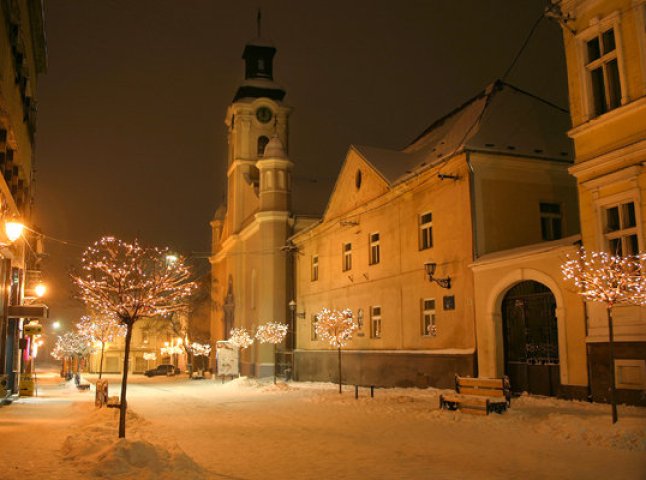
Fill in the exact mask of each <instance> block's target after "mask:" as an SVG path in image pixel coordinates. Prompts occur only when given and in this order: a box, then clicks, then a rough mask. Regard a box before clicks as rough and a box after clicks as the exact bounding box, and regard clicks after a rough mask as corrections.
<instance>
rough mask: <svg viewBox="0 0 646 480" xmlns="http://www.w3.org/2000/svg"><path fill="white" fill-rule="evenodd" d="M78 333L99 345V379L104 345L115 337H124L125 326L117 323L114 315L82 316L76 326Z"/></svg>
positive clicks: (117, 320) (101, 373) (101, 371)
mask: <svg viewBox="0 0 646 480" xmlns="http://www.w3.org/2000/svg"><path fill="white" fill-rule="evenodd" d="M76 328H77V329H78V331H79V333H81V334H82V335H86V336H88V337H90V338H91V339H92V341H93V342H94V343H100V344H101V360H100V362H99V378H101V376H102V375H103V353H104V352H105V345H106V344H107V343H110V342H114V339H115V338H116V337H124V336H125V335H126V330H127V329H126V326H125V325H122V324H121V323H119V319H118V318H117V317H115V316H114V315H94V316H90V315H83V316H82V317H81V321H80V322H79V323H77V324H76Z"/></svg>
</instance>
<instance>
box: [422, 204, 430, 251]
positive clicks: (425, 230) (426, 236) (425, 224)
mask: <svg viewBox="0 0 646 480" xmlns="http://www.w3.org/2000/svg"><path fill="white" fill-rule="evenodd" d="M432 246H433V214H432V213H431V212H426V213H423V214H422V215H420V216H419V249H420V250H425V249H427V248H431V247H432Z"/></svg>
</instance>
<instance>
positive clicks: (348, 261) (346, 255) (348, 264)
mask: <svg viewBox="0 0 646 480" xmlns="http://www.w3.org/2000/svg"><path fill="white" fill-rule="evenodd" d="M351 269H352V244H351V243H344V244H343V271H344V272H347V271H348V270H351Z"/></svg>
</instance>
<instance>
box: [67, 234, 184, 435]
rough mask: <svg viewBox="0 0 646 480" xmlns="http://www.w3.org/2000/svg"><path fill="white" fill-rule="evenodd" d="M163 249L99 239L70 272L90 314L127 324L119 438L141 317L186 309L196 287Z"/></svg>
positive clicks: (179, 262) (181, 263) (122, 432)
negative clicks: (79, 267) (78, 267)
mask: <svg viewBox="0 0 646 480" xmlns="http://www.w3.org/2000/svg"><path fill="white" fill-rule="evenodd" d="M168 253H169V252H168V249H160V248H155V247H144V246H141V245H140V244H139V242H138V241H137V240H135V241H134V242H133V243H127V242H124V241H122V240H119V239H116V238H114V237H103V238H101V239H100V240H98V241H97V242H95V243H94V245H92V246H90V247H88V248H87V249H86V250H85V252H84V253H83V256H82V259H81V263H82V271H81V273H78V274H72V281H73V282H74V284H75V286H76V288H77V291H78V293H79V297H80V299H81V300H82V301H83V303H85V305H86V306H87V307H88V308H89V309H90V310H92V311H95V312H101V313H105V314H107V315H113V316H116V317H117V318H118V319H119V322H120V323H121V324H122V325H125V326H126V339H125V351H124V360H123V374H122V375H123V376H122V380H121V399H120V412H119V438H124V437H125V436H126V408H127V401H126V389H127V383H128V369H129V368H128V363H129V357H130V342H131V339H132V329H133V326H134V324H135V323H136V322H137V321H138V320H139V319H141V318H152V317H155V316H158V315H159V316H165V315H169V314H171V313H172V312H176V311H179V310H183V309H186V308H187V305H186V303H185V301H186V300H187V299H188V297H189V296H190V295H191V292H192V291H193V290H194V289H195V283H194V282H193V281H192V280H191V270H190V269H189V268H188V266H186V264H185V262H184V260H183V259H182V258H181V257H178V258H177V260H176V261H174V262H168V261H167V259H166V255H167V254H168Z"/></svg>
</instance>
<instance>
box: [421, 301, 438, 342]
mask: <svg viewBox="0 0 646 480" xmlns="http://www.w3.org/2000/svg"><path fill="white" fill-rule="evenodd" d="M436 333H437V332H436V327H435V299H434V298H425V299H423V300H422V336H423V337H434V336H435V335H436Z"/></svg>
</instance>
